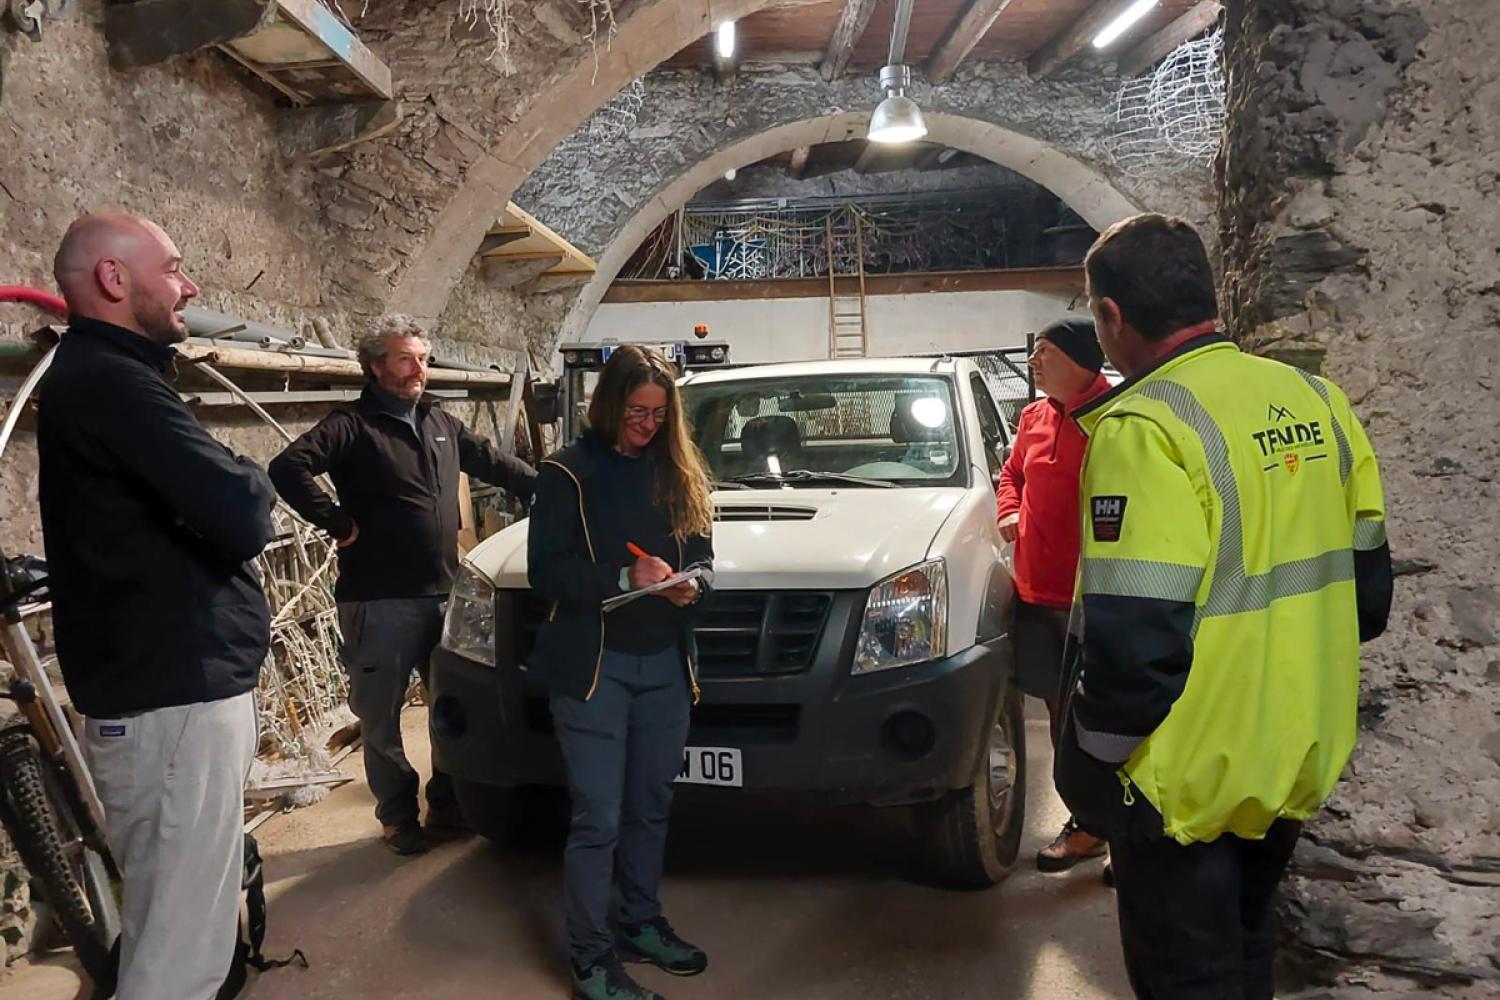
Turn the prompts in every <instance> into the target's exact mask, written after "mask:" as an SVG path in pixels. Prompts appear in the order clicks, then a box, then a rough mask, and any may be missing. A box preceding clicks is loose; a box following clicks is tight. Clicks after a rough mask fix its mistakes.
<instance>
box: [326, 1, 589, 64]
mask: <svg viewBox="0 0 1500 1000" xmlns="http://www.w3.org/2000/svg"><path fill="white" fill-rule="evenodd" d="M335 2H336V0H335ZM515 2H516V0H458V15H457V16H458V20H460V21H462V22H464V24H466V25H468V26H469V27H470V28H473V27H475V26H477V25H479V24H480V23H483V24H484V25H485V27H487V28H489V30H490V34H492V35H493V36H494V38H495V46H494V50H493V51H492V52H491V53H490V62H492V63H494V64H495V66H496V67H497V68H499V70H500V72H502V73H504V74H505V75H506V76H510V75H511V74H512V73H514V72H515V71H516V63H515V59H514V58H513V56H512V52H511V33H512V29H513V28H514V26H515V9H514V4H515ZM578 5H579V6H580V7H582V8H583V9H584V11H585V12H586V13H587V14H588V17H589V26H588V30H587V31H585V32H583V37H584V39H585V40H586V41H587V42H588V43H589V46H590V47H591V48H592V49H593V50H594V72H595V74H597V73H598V72H599V39H600V36H601V35H602V36H603V38H604V42H605V45H606V46H608V44H609V40H610V39H611V38H613V37H614V33H615V9H614V0H578ZM366 6H368V0H366Z"/></svg>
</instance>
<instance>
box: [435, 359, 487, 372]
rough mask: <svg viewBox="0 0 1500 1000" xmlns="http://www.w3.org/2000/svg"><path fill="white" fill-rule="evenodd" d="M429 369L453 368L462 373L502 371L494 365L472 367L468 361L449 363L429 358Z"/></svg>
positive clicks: (444, 360)
mask: <svg viewBox="0 0 1500 1000" xmlns="http://www.w3.org/2000/svg"><path fill="white" fill-rule="evenodd" d="M427 366H428V367H429V368H452V369H453V370H454V371H460V372H498V371H500V369H499V368H498V367H496V366H494V365H471V364H469V363H468V362H467V361H448V360H446V359H444V358H429V359H428V361H427Z"/></svg>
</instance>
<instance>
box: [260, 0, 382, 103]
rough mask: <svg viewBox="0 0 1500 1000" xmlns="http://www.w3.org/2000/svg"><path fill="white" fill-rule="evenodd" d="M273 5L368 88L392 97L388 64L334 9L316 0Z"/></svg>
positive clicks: (282, 0)
mask: <svg viewBox="0 0 1500 1000" xmlns="http://www.w3.org/2000/svg"><path fill="white" fill-rule="evenodd" d="M276 6H277V7H279V8H280V9H281V16H282V17H285V18H286V19H287V20H288V21H291V22H292V23H293V24H295V25H297V26H298V27H299V28H301V29H302V30H303V31H306V32H307V33H308V34H309V35H312V36H313V37H315V38H317V39H318V40H319V41H320V42H322V43H323V44H324V45H325V46H327V47H328V50H329V51H330V52H332V53H333V54H334V56H335V57H336V58H337V59H338V60H339V61H340V62H341V63H343V64H344V65H345V66H346V67H348V69H349V72H351V73H353V74H354V75H355V76H357V77H359V79H360V80H361V81H362V82H363V83H364V84H365V86H367V87H369V88H370V90H371V91H373V92H374V93H376V94H378V95H379V96H380V97H383V98H384V99H386V100H387V101H388V100H390V99H391V95H392V93H393V91H392V89H391V68H390V67H389V66H387V65H386V64H385V63H383V62H381V61H380V59H379V58H378V57H377V56H376V55H375V53H373V52H371V51H370V50H369V49H368V48H366V47H365V44H364V42H361V41H360V40H359V36H358V35H356V34H355V33H354V32H352V31H350V30H349V29H348V28H347V27H346V26H345V25H344V23H343V22H342V21H340V20H339V19H338V18H337V17H335V16H334V14H333V11H331V10H329V9H328V8H327V7H325V6H323V4H322V3H320V2H319V0H276Z"/></svg>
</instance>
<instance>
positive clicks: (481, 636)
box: [443, 566, 495, 666]
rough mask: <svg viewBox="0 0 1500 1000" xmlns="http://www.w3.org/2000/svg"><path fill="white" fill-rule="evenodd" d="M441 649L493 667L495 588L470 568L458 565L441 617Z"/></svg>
mask: <svg viewBox="0 0 1500 1000" xmlns="http://www.w3.org/2000/svg"><path fill="white" fill-rule="evenodd" d="M443 648H444V649H446V650H448V651H450V652H454V653H457V654H459V655H460V656H466V657H468V658H469V659H471V660H478V661H479V662H480V663H487V664H489V665H490V666H494V665H495V586H494V584H492V583H490V581H489V580H487V579H485V578H484V577H483V576H481V575H480V574H479V572H478V571H477V570H475V569H474V568H472V567H470V566H461V567H459V570H458V579H456V580H454V581H453V593H452V594H451V595H450V596H449V598H448V613H447V614H446V615H445V616H444V617H443Z"/></svg>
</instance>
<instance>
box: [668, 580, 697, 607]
mask: <svg viewBox="0 0 1500 1000" xmlns="http://www.w3.org/2000/svg"><path fill="white" fill-rule="evenodd" d="M660 593H661V596H663V597H665V598H666V599H667V600H669V601H671V602H672V603H673V604H675V605H677V606H678V607H679V608H685V607H687V606H688V605H689V604H692V603H693V602H694V601H696V600H697V599H698V581H697V580H684V581H682V582H681V583H679V584H678V585H677V586H675V587H671V588H669V589H667V590H663V591H661V592H660Z"/></svg>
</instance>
